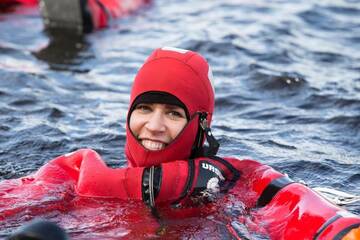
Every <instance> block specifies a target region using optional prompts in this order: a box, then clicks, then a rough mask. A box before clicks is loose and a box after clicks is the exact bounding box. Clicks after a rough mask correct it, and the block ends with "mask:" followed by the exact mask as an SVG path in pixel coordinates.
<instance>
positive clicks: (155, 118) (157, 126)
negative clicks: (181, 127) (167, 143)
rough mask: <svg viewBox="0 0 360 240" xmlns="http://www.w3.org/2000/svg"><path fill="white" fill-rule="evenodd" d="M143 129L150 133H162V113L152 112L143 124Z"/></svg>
mask: <svg viewBox="0 0 360 240" xmlns="http://www.w3.org/2000/svg"><path fill="white" fill-rule="evenodd" d="M145 127H146V128H147V129H148V130H149V131H151V132H163V131H165V129H166V126H165V124H164V118H163V115H162V113H160V112H157V111H155V112H153V113H152V114H151V116H150V117H149V119H148V121H147V122H146V124H145Z"/></svg>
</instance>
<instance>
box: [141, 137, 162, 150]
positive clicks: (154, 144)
mask: <svg viewBox="0 0 360 240" xmlns="http://www.w3.org/2000/svg"><path fill="white" fill-rule="evenodd" d="M141 145H143V146H144V147H145V148H146V149H148V150H151V151H158V150H161V149H164V148H165V147H166V144H165V143H162V142H158V141H153V140H149V139H143V140H141Z"/></svg>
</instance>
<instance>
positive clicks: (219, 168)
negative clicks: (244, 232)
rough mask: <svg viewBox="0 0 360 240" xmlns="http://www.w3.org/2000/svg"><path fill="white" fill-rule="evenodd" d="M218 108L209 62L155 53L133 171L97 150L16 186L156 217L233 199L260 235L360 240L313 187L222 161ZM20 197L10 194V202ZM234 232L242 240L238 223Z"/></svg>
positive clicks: (140, 84) (148, 64)
mask: <svg viewBox="0 0 360 240" xmlns="http://www.w3.org/2000/svg"><path fill="white" fill-rule="evenodd" d="M214 105H215V90H214V85H213V75H212V71H211V68H210V66H209V64H208V62H207V61H206V60H205V59H204V58H203V57H202V56H201V55H200V54H198V53H196V52H193V51H190V50H185V49H179V48H171V47H163V48H159V49H156V50H154V51H153V52H152V53H151V55H150V56H149V57H148V58H147V60H146V61H145V63H144V64H143V66H142V67H141V68H140V69H139V71H138V73H137V75H136V77H135V80H134V83H133V86H132V90H131V95H130V104H129V110H128V115H127V123H126V145H125V155H126V158H127V161H128V166H127V167H123V168H117V169H113V168H109V167H107V166H106V164H105V162H104V161H103V160H102V159H101V157H100V156H99V154H97V153H96V152H95V151H94V150H91V149H80V150H78V151H75V152H72V153H69V154H65V155H63V156H60V157H57V158H55V159H53V160H51V161H50V162H49V163H47V164H46V165H44V166H43V167H42V168H40V169H39V170H38V171H37V172H36V173H35V174H33V175H31V176H30V177H26V180H24V181H19V182H18V183H17V184H9V185H10V186H12V187H13V188H14V189H17V191H20V190H19V188H20V189H21V188H23V189H27V188H29V187H31V186H32V185H34V184H36V185H37V186H39V185H41V186H45V185H46V184H53V185H54V184H61V183H65V182H71V183H72V185H73V186H74V191H75V194H77V195H79V196H83V197H95V198H119V199H123V200H128V199H131V200H138V201H143V202H144V203H145V204H146V205H148V206H149V208H150V209H151V210H152V212H153V213H154V215H157V216H158V213H157V210H158V209H159V208H162V207H163V206H167V207H170V208H176V209H186V208H188V207H190V208H191V207H194V206H200V207H201V206H206V205H207V204H208V203H211V202H215V201H218V199H219V198H227V197H228V196H230V195H231V196H234V197H233V198H228V199H235V200H236V201H241V202H242V203H243V204H244V206H245V207H244V209H246V211H250V210H251V209H253V210H252V212H251V214H253V216H254V217H253V218H254V219H255V222H257V223H258V224H255V225H257V226H258V228H257V229H252V230H253V231H255V232H256V231H261V232H262V233H264V234H266V235H267V237H270V238H271V239H313V238H315V239H333V238H336V239H351V238H344V237H349V236H355V235H356V234H357V236H358V234H359V227H360V217H358V216H355V215H351V214H344V210H343V209H341V208H339V207H337V206H335V205H332V204H331V203H329V202H328V201H326V200H325V199H323V198H322V197H320V196H319V195H318V194H317V193H315V192H314V191H312V190H311V189H310V188H308V187H306V186H304V185H302V184H299V183H295V182H293V181H292V180H290V179H289V178H288V177H287V176H285V175H283V174H281V173H279V172H277V171H275V170H274V169H273V168H271V167H270V166H267V165H264V164H261V163H259V162H257V161H255V160H240V159H237V158H234V157H219V156H217V151H218V148H219V143H218V142H217V140H216V139H215V138H214V136H213V134H212V132H211V121H212V118H213V113H214ZM0 189H1V184H0ZM12 191H13V189H11V187H8V188H7V190H6V194H11V192H12ZM34 194H35V193H34ZM35 195H36V194H35ZM229 201H230V200H229ZM234 218H235V219H237V221H239V222H241V221H242V220H241V216H239V217H238V218H237V217H234ZM227 226H228V231H229V232H230V233H231V234H232V235H234V236H235V237H236V238H240V237H241V233H240V232H239V231H238V230H237V229H236V224H232V223H231V224H230V223H229V224H228V225H227ZM279 226H280V227H279ZM260 228H261V229H260ZM294 229H296V231H294ZM353 239H356V238H353Z"/></svg>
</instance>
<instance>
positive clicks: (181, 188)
mask: <svg viewBox="0 0 360 240" xmlns="http://www.w3.org/2000/svg"><path fill="white" fill-rule="evenodd" d="M239 176H240V173H239V172H238V171H237V170H236V169H235V168H234V167H233V166H232V165H231V164H230V163H229V162H228V161H226V160H225V159H222V158H219V157H212V158H196V159H190V160H181V161H174V162H169V163H163V164H161V166H160V167H157V168H155V167H152V168H147V169H145V170H144V175H143V200H144V201H145V202H147V203H148V204H149V205H150V206H152V207H153V206H154V205H155V202H156V203H160V202H170V203H174V204H177V203H180V202H181V203H184V202H185V201H187V200H191V202H192V203H195V204H197V203H206V202H209V201H213V200H214V199H215V197H216V196H217V194H218V193H221V192H225V191H227V190H228V189H230V188H231V187H232V186H233V185H234V184H235V182H236V181H237V179H238V178H239Z"/></svg>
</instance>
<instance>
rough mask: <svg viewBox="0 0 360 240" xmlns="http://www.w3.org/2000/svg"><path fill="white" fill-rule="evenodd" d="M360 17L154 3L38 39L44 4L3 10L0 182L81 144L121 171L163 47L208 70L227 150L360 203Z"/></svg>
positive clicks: (321, 10) (358, 207) (256, 6)
mask: <svg viewBox="0 0 360 240" xmlns="http://www.w3.org/2000/svg"><path fill="white" fill-rule="evenodd" d="M359 16H360V2H359V1H350V0H349V1H345V0H338V1H315V0H314V1H305V0H303V1H301V0H299V1H266V0H263V1H256V0H255V1H254V0H252V1H240V0H239V1H233V0H221V1H220V0H219V1H194V0H187V1H186V0H185V1H178V0H171V1H169V0H156V1H155V2H153V4H151V5H150V6H148V7H147V8H144V9H142V10H140V11H139V12H137V13H136V14H134V15H132V16H129V17H126V18H123V19H119V20H116V21H115V22H114V23H113V26H112V27H111V28H108V29H104V30H101V31H98V32H96V33H93V34H90V35H88V36H85V37H79V36H69V35H68V34H65V33H60V34H59V33H50V32H46V31H44V29H43V24H42V20H41V18H40V16H39V12H38V10H37V9H36V8H25V7H18V8H15V9H14V10H13V11H11V12H2V13H1V14H0V78H1V81H0V179H9V178H16V177H19V176H23V175H26V174H29V173H30V172H33V171H35V170H36V169H38V168H39V166H42V165H43V164H44V163H45V162H47V161H48V160H50V159H52V158H54V157H56V156H58V155H61V154H63V153H67V152H70V151H73V150H76V149H78V148H82V147H90V148H93V149H95V150H97V151H98V152H99V153H100V154H101V155H102V156H103V158H104V159H105V160H106V162H107V163H108V164H109V165H110V166H113V167H117V166H121V165H123V164H125V160H124V156H123V146H124V142H125V115H126V110H127V104H128V99H129V91H130V86H131V83H132V80H133V78H134V74H135V73H136V71H137V69H138V67H139V66H140V65H141V64H142V62H143V61H144V60H145V58H146V56H147V55H148V54H149V53H150V52H151V51H152V50H153V49H154V48H156V47H160V46H164V45H166V46H175V47H181V48H188V49H192V50H195V51H199V52H200V53H201V54H203V55H204V56H205V57H206V58H207V59H208V60H209V62H210V64H211V65H212V68H213V71H214V76H215V88H216V112H215V117H214V122H213V129H214V134H215V135H216V136H217V137H218V139H219V140H220V142H221V144H222V149H221V155H235V156H238V157H251V158H253V159H258V160H260V161H262V162H264V163H267V164H270V165H272V166H273V167H275V168H276V169H278V170H280V171H282V172H286V173H288V174H289V176H290V177H292V178H293V179H294V180H303V181H305V182H307V183H308V184H309V185H310V186H328V187H333V188H336V189H341V190H345V191H348V192H351V193H354V194H360V162H359V160H360V157H359V156H360V18H359ZM348 209H349V210H350V211H352V212H355V213H360V203H358V204H352V205H350V206H348ZM55 218H56V217H55ZM194 221H195V220H194ZM209 221H210V220H209ZM203 224H204V223H203ZM200 225H201V224H200ZM14 226H17V225H16V224H14ZM86 229H87V228H83V231H84V232H86V231H89V230H86ZM9 231H10V230H9V229H7V230H3V232H2V233H3V234H5V233H6V232H9ZM195 232H196V231H195ZM0 233H1V231H0ZM203 233H205V234H206V229H205V230H203ZM109 234H111V233H109ZM114 234H115V235H116V233H114ZM187 234H190V233H189V232H188V233H187ZM117 236H121V234H120V235H117ZM192 236H193V237H194V236H195V238H196V236H197V235H196V234H195V233H194V235H192ZM203 236H205V235H203ZM186 237H189V236H187V235H186V236H185V238H186Z"/></svg>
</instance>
